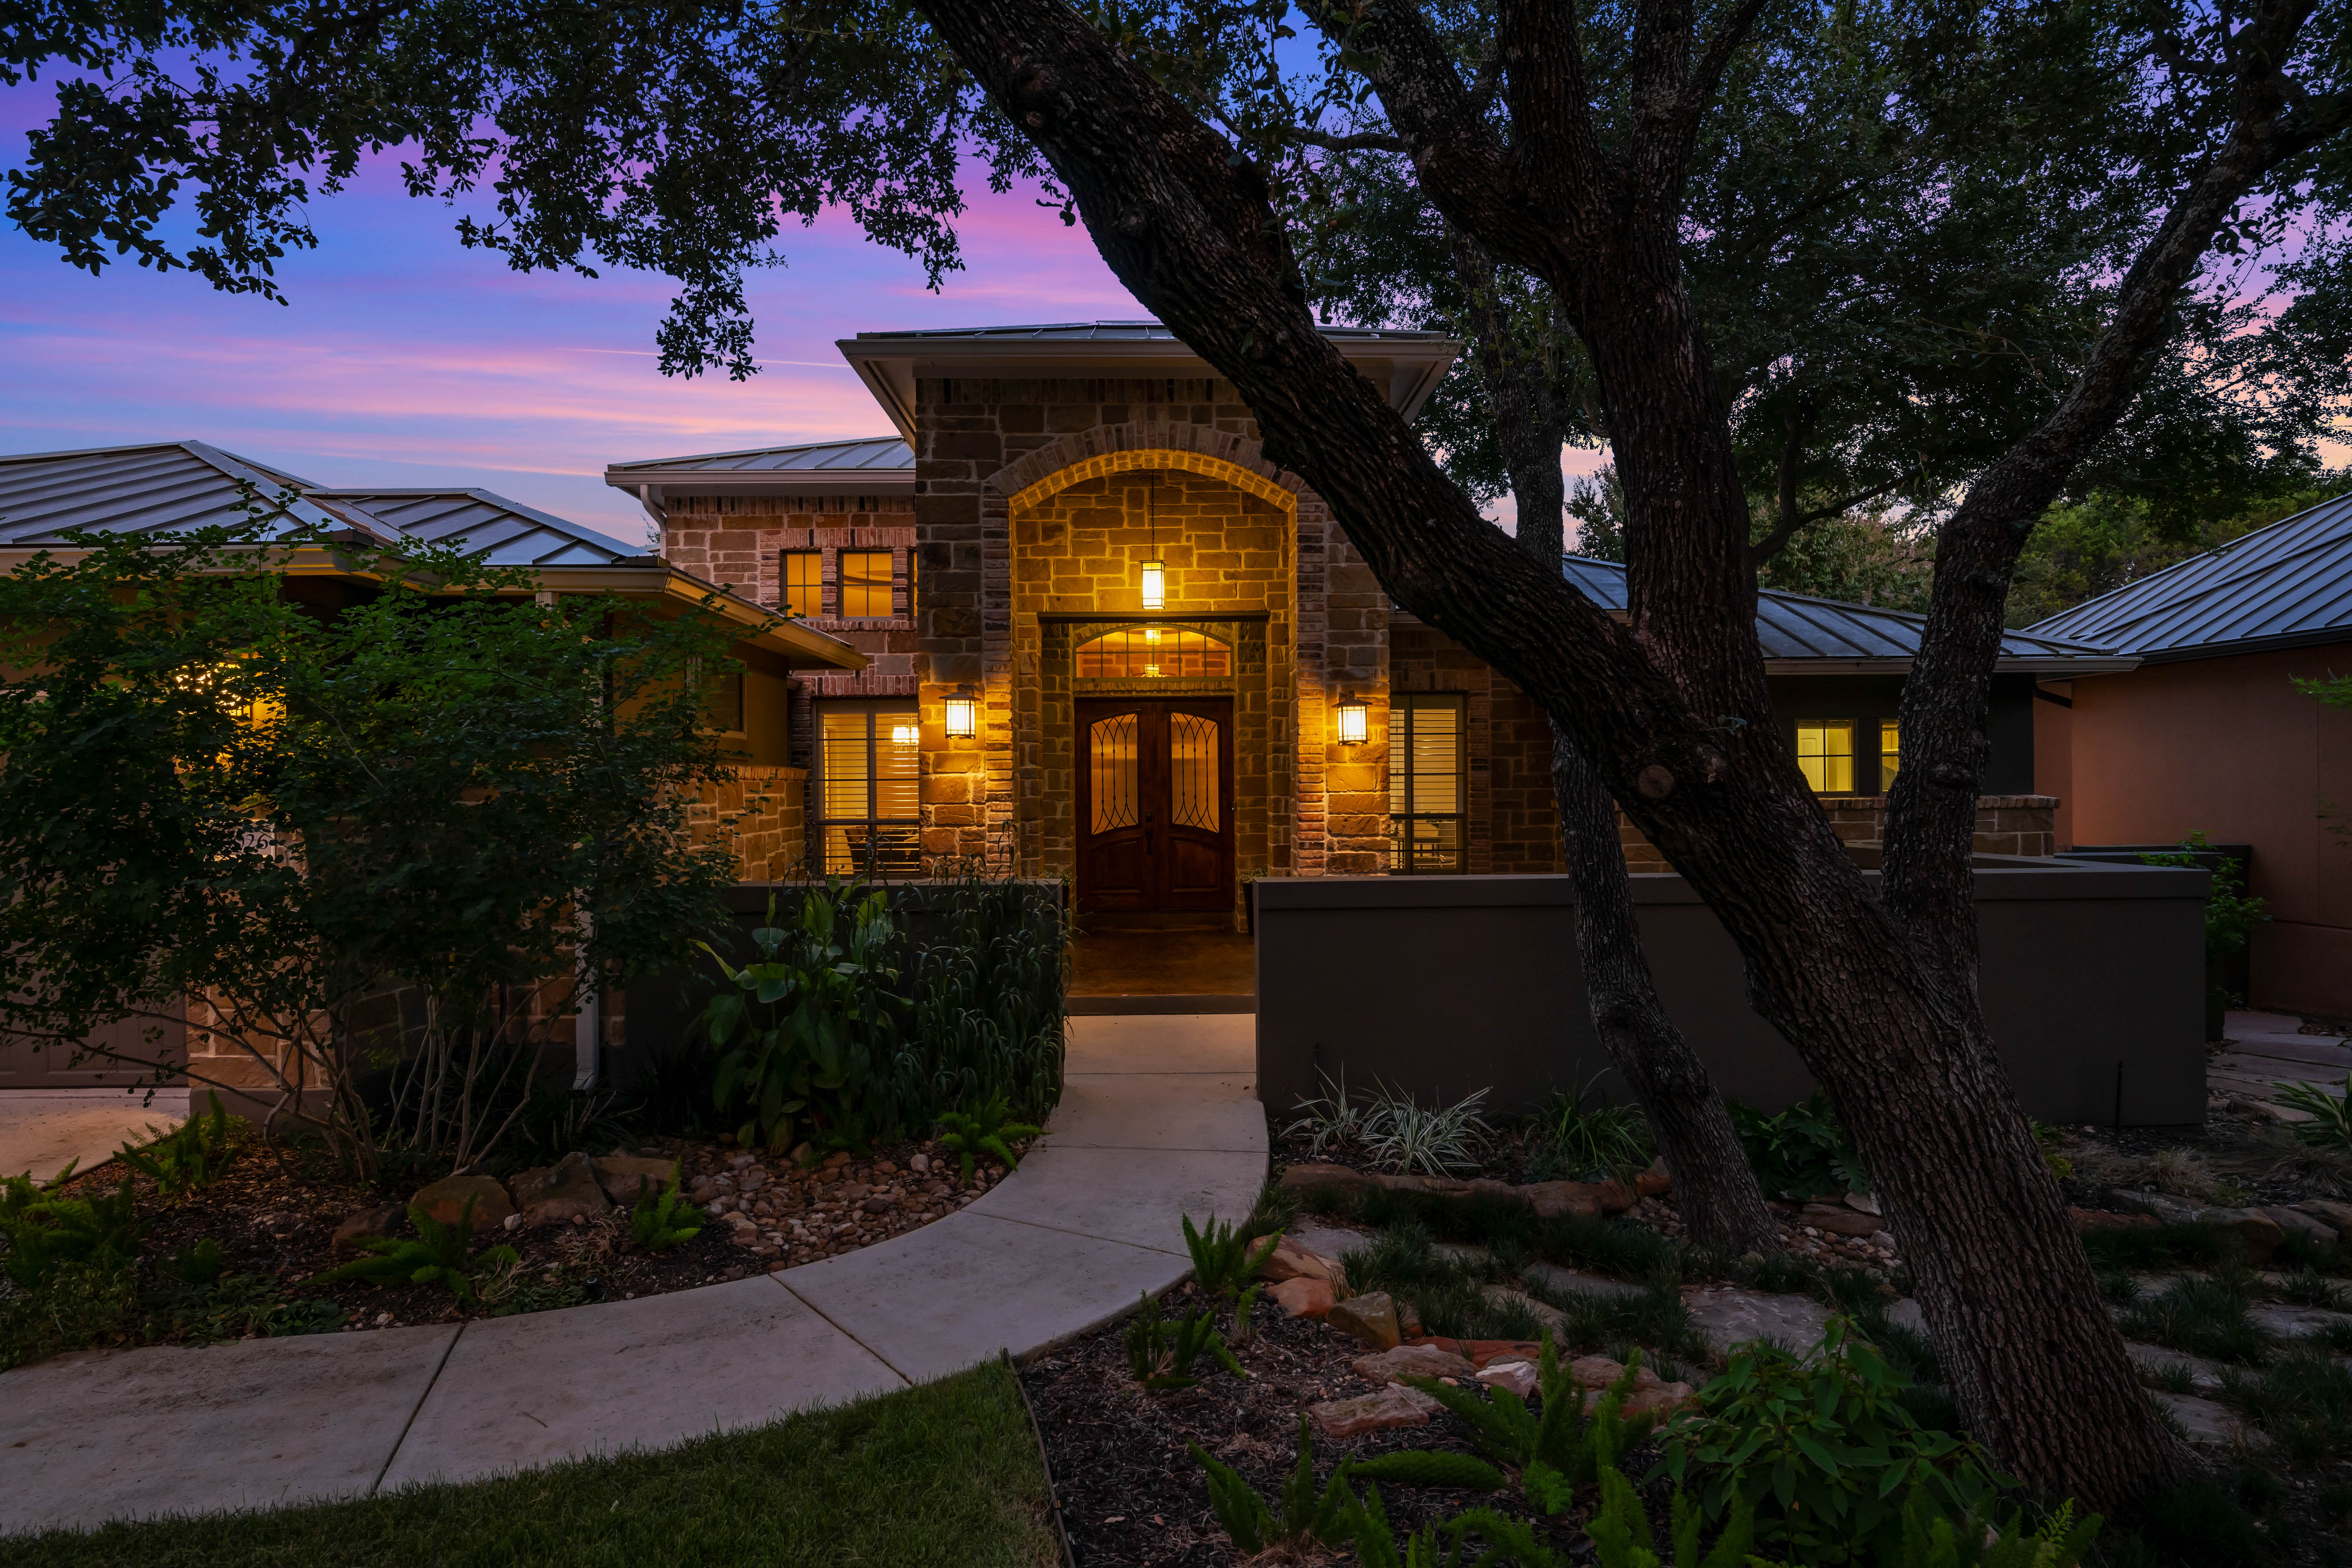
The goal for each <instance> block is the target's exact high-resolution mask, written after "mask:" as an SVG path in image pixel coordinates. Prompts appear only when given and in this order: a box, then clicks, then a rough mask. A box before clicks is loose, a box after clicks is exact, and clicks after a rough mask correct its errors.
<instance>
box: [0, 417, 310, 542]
mask: <svg viewBox="0 0 2352 1568" xmlns="http://www.w3.org/2000/svg"><path fill="white" fill-rule="evenodd" d="M240 484H242V485H244V486H247V487H249V488H250V490H251V499H252V500H257V501H259V502H260V503H262V504H263V505H264V506H266V507H274V506H276V505H277V504H278V500H279V498H280V497H281V496H283V495H284V494H285V492H286V491H288V490H294V491H297V492H304V491H308V490H309V489H310V488H311V487H310V483H309V481H307V480H304V479H299V478H297V477H295V476H294V475H291V474H287V473H281V472H279V471H278V470H277V469H275V468H268V467H266V466H264V465H262V464H260V463H256V462H251V461H248V460H247V459H246V458H239V457H236V456H235V455H234V454H232V453H228V452H224V451H222V450H220V449H219V448H218V447H208V446H206V445H205V443H203V442H202V441H168V442H157V443H155V444H154V445H152V446H139V447H101V448H98V449H95V450H88V451H79V452H28V453H25V454H22V455H19V456H13V457H0V548H7V547H38V546H41V545H57V544H61V543H63V542H65V541H64V539H63V538H62V534H63V533H64V531H66V530H67V529H72V528H81V529H89V530H91V531H95V532H100V533H132V534H147V533H154V534H168V533H177V532H180V531H184V530H189V529H196V528H204V527H207V526H222V527H235V526H239V525H242V524H244V523H245V522H246V521H248V519H249V516H250V513H249V512H248V511H247V505H248V500H247V494H246V493H245V491H243V490H241V489H239V486H240ZM287 510H289V513H290V514H291V516H292V519H293V520H294V521H296V522H301V523H313V524H318V525H320V526H325V527H332V526H334V525H335V524H336V523H337V522H338V521H339V520H338V519H337V518H335V517H334V516H332V515H331V514H330V513H328V512H326V511H324V510H320V508H319V507H318V506H317V505H316V504H315V503H313V502H310V501H309V500H295V501H294V502H293V503H291V504H290V505H289V507H288V509H287Z"/></svg>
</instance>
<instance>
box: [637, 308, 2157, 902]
mask: <svg viewBox="0 0 2352 1568" xmlns="http://www.w3.org/2000/svg"><path fill="white" fill-rule="evenodd" d="M1327 331H1328V333H1329V335H1330V337H1331V338H1332V340H1333V342H1335V343H1336V344H1337V346H1338V347H1339V350H1340V352H1341V353H1344V354H1345V355H1346V356H1347V357H1348V358H1349V361H1350V362H1351V363H1354V364H1355V365H1356V366H1357V368H1358V369H1359V370H1360V371H1361V372H1362V373H1363V374H1365V375H1366V376H1368V377H1370V379H1371V381H1372V382H1373V384H1375V385H1377V386H1380V387H1382V388H1385V389H1386V391H1387V393H1388V395H1389V398H1390V401H1391V404H1392V405H1394V406H1395V407H1396V409H1397V410H1398V412H1399V413H1400V414H1402V415H1403V416H1405V417H1407V418H1410V417H1412V416H1413V415H1414V413H1416V412H1417V411H1418V410H1419V408H1420V407H1421V405H1422V404H1423V402H1424V401H1425V400H1426V399H1427V397H1428V396H1429V395H1430V393H1431V392H1432V391H1433V390H1434V388H1435V387H1436V385H1437V384H1438V382H1439V381H1440V380H1441V379H1442V378H1443V377H1444V374H1446V371H1447V369H1448V368H1449V367H1450V365H1451V364H1452V363H1453V361H1454V355H1455V353H1456V351H1457V349H1458V346H1459V345H1458V344H1456V343H1455V342H1453V341H1452V340H1450V339H1447V338H1446V337H1444V336H1443V335H1441V334H1437V333H1433V332H1412V331H1374V330H1370V329H1360V328H1330V329H1327ZM840 349H841V352H842V353H843V355H844V356H845V359H846V360H847V361H848V363H849V365H850V366H851V367H852V368H853V369H855V370H856V373H857V374H858V375H859V376H860V377H861V378H862V380H863V381H864V383H865V384H866V388H867V389H868V391H870V392H871V393H872V395H873V396H874V398H875V400H876V402H877V404H879V405H880V412H881V413H882V414H883V415H884V416H886V417H887V420H888V421H889V423H890V424H891V426H894V427H895V434H892V435H882V436H877V437H874V438H872V439H867V440H859V441H844V442H832V443H824V444H820V445H814V446H801V447H774V448H769V449H763V450H757V451H748V452H730V453H719V454H710V455H704V456H697V457H686V458H663V459H656V460H652V461H644V462H630V463H620V464H615V465H614V466H613V467H612V468H608V469H607V470H606V479H607V481H608V482H609V483H611V484H612V485H614V486H615V487H618V488H620V489H625V490H628V491H630V492H631V493H633V494H635V496H636V497H637V498H638V499H639V500H641V501H642V503H643V504H644V507H645V509H646V512H647V514H648V515H649V516H650V517H651V518H652V519H653V521H654V523H655V524H656V527H657V528H658V530H659V535H660V541H661V544H660V548H661V552H662V554H663V556H664V557H665V558H666V559H667V561H668V563H670V564H671V565H672V566H673V567H675V568H677V569H678V570H680V571H682V572H685V573H687V574H691V575H693V576H695V577H698V578H700V579H703V580H706V581H709V582H713V583H719V584H727V585H730V586H731V587H732V588H733V590H734V591H735V592H736V593H738V594H740V595H742V596H744V597H746V598H749V599H751V600H753V601H755V602H757V603H759V604H761V605H768V606H770V607H772V608H774V609H776V610H779V611H782V612H785V613H788V614H791V615H793V616H798V617H801V618H802V619H803V620H805V621H807V622H808V623H810V624H811V625H812V626H814V627H815V628H816V629H819V630H822V631H824V632H826V633H828V634H830V635H832V636H834V637H838V638H840V639H841V640H843V641H845V642H846V643H848V644H850V645H852V646H854V647H857V648H858V649H859V650H861V651H862V652H864V653H865V654H866V656H867V658H868V659H869V661H870V662H869V663H868V665H867V667H866V668H864V669H863V670H856V671H850V670H807V671H802V672H798V673H796V674H795V676H794V678H793V685H792V688H791V696H790V701H791V703H792V704H793V709H794V711H793V714H792V715H791V719H792V722H791V723H790V724H789V727H788V728H789V732H790V734H791V735H792V736H793V737H794V742H793V743H794V744H795V746H796V747H798V748H799V749H798V751H797V752H796V753H795V755H794V758H793V760H794V761H795V762H796V763H802V764H803V765H805V766H806V767H808V768H809V769H810V771H811V775H812V783H811V795H810V804H809V811H808V820H809V824H810V826H809V849H810V854H811V857H812V861H813V864H814V865H815V866H817V867H819V868H823V869H825V870H829V871H847V870H851V869H855V868H866V867H871V868H876V869H878V870H880V871H883V872H885V873H898V874H907V873H913V872H917V871H919V870H920V869H921V868H922V867H923V866H924V864H925V863H926V862H928V861H932V860H936V859H939V858H964V859H972V860H978V861H980V862H982V863H983V864H985V865H986V866H988V867H989V868H992V869H997V870H1011V871H1018V872H1021V873H1024V874H1028V875H1044V876H1067V877H1069V878H1071V879H1073V881H1074V883H1075V886H1076V896H1077V899H1078V902H1079V906H1080V908H1081V909H1084V910H1092V911H1096V912H1099V913H1108V914H1125V915H1131V916H1143V917H1163V918H1170V919H1177V920H1181V919H1185V918H1187V917H1189V918H1191V919H1193V920H1198V919H1200V918H1201V917H1202V916H1204V915H1206V916H1210V917H1211V918H1213V919H1222V918H1223V916H1225V915H1227V914H1230V913H1233V912H1235V911H1237V910H1238V908H1239V900H1240V889H1241V885H1242V883H1243V882H1244V881H1246V880H1247V879H1251V878H1254V877H1257V876H1286V877H1289V876H1301V877H1313V876H1324V875H1342V874H1363V873H1380V872H1400V873H1415V872H1466V873H1487V872H1540V871H1549V870H1554V869H1556V868H1558V865H1559V850H1558V846H1557V842H1556V837H1555V830H1554V820H1553V815H1552V808H1551V804H1550V775H1549V766H1550V731H1549V724H1548V722H1547V721H1546V720H1545V718H1544V715H1543V714H1542V712H1541V711H1540V710H1538V708H1537V707H1536V706H1535V705H1534V704H1533V703H1532V702H1531V701H1529V700H1528V698H1527V697H1526V696H1525V695H1524V694H1522V693H1521V692H1520V691H1519V690H1518V689H1517V688H1515V687H1514V686H1513V685H1512V684H1511V683H1510V682H1509V681H1508V680H1507V679H1504V678H1503V677H1501V676H1500V675H1497V674H1496V673H1495V672H1494V671H1493V670H1491V669H1489V668H1487V667H1486V665H1485V664H1484V663H1483V662H1481V661H1480V660H1478V659H1477V658H1474V657H1472V656H1471V655H1470V654H1468V653H1467V652H1465V650H1464V649H1462V648H1461V647H1458V646H1457V645H1455V644H1454V642H1453V641H1452V640H1451V639H1449V638H1447V637H1444V636H1443V635H1442V634H1440V633H1438V632H1436V631H1435V630H1433V628H1430V627H1427V626H1423V625H1421V624H1419V623H1418V622H1417V621H1415V620H1414V619H1413V618H1412V616H1409V615H1407V614H1405V613H1404V612H1403V611H1402V610H1400V609H1398V608H1396V607H1395V606H1393V605H1391V603H1390V602H1389V599H1388V597H1387V595H1385V594H1384V593H1383V592H1382V591H1381V587H1380V584H1378V583H1377V582H1376V581H1375V580H1374V578H1373V576H1372V574H1371V573H1370V569H1369V568H1368V567H1367V566H1366V565H1365V564H1364V563H1363V561H1362V559H1361V558H1360V556H1359V555H1358V554H1357V552H1355V551H1354V549H1353V548H1351V547H1350V545H1349V542H1348V539H1347V536H1346V533H1345V531H1343V530H1342V529H1341V528H1340V527H1339V523H1338V522H1337V521H1336V520H1335V519H1334V518H1333V517H1332V516H1331V514H1330V512H1329V510H1328V508H1327V507H1326V506H1325V504H1324V502H1323V501H1322V500H1321V499H1320V498H1319V497H1318V496H1317V495H1316V494H1315V492H1314V491H1313V490H1312V489H1309V488H1308V487H1307V485H1306V484H1305V483H1304V482H1303V481H1301V480H1300V479H1298V478H1297V476H1296V475H1293V474H1289V473H1286V472H1284V471H1283V470H1281V469H1280V468H1276V466H1275V465H1273V464H1271V463H1269V462H1267V461H1266V460H1265V458H1264V456H1263V454H1262V453H1261V451H1260V448H1259V444H1258V440H1257V432H1256V423H1255V420H1254V419H1253V417H1252V416H1251V414H1250V411H1249V409H1248V408H1247V407H1246V406H1245V405H1244V404H1242V403H1241V402H1240V400H1239V399H1238V398H1237V396H1236V395H1235V394H1234V390H1233V388H1232V387H1231V386H1230V385H1228V384H1225V383H1223V382H1222V381H1220V380H1219V379H1218V378H1217V377H1216V376H1215V375H1214V374H1213V373H1212V372H1211V371H1210V369H1209V367H1208V366H1207V365H1205V364H1204V363H1202V362H1201V361H1200V360H1199V359H1198V358H1197V357H1196V356H1195V355H1194V354H1193V353H1192V352H1191V351H1190V350H1189V349H1187V348H1186V347H1185V346H1184V345H1183V344H1182V343H1181V342H1178V341H1177V340H1176V339H1175V338H1174V336H1173V335H1172V334H1171V333H1170V332H1169V331H1167V330H1166V329H1165V328H1163V327H1160V326H1158V325H1156V324H1152V323H1138V322H1099V323H1092V324H1079V325H1069V326H1046V327H1006V328H987V329H979V330H972V331H911V332H871V333H862V334H860V335H859V336H857V337H856V338H852V339H846V340H844V341H843V342H842V343H841V344H840ZM1568 571H1569V573H1570V577H1571V578H1572V580H1574V581H1575V582H1576V583H1577V584H1578V585H1579V586H1580V587H1581V588H1582V589H1583V590H1584V591H1585V592H1587V593H1588V594H1591V595H1593V596H1595V597H1596V598H1597V599H1599V600H1601V602H1602V603H1603V604H1604V605H1612V606H1616V607H1622V603H1623V578H1622V572H1621V570H1620V569H1619V568H1616V567H1614V566H1612V565H1609V564H1608V563H1600V562H1591V561H1584V560H1580V559H1576V558H1571V559H1570V562H1569V563H1568ZM1759 631H1760V633H1761V634H1762V637H1763V639H1764V645H1765V651H1766V654H1767V658H1768V661H1769V662H1768V673H1769V676H1770V678H1771V681H1772V686H1773V689H1774V694H1775V700H1776V704H1777V706H1778V707H1779V708H1780V713H1781V717H1782V721H1783V722H1784V723H1785V724H1787V725H1788V726H1789V727H1790V740H1791V742H1792V744H1794V746H1795V747H1796V749H1797V751H1798V753H1799V755H1800V757H1801V760H1802V762H1803V763H1804V766H1805V767H1806V770H1807V772H1808V773H1809V774H1811V776H1812V777H1813V781H1814V784H1815V785H1816V787H1817V788H1818V789H1820V790H1821V792H1822V795H1823V796H1824V800H1825V804H1827V805H1829V807H1830V809H1831V810H1832V816H1834V817H1836V818H1837V819H1838V820H1839V823H1840V831H1841V832H1842V833H1843V834H1845V836H1846V837H1849V838H1850V839H1852V840H1853V841H1854V842H1856V843H1857V844H1859V845H1864V846H1867V845H1870V844H1874V842H1875V840H1876V837H1877V828H1876V824H1877V821H1878V818H1879V815H1880V811H1881V807H1882V805H1883V791H1884V781H1885V779H1887V778H1891V777H1892V775H1893V771H1894V769H1895V765H1896V763H1897V761H1898V759H1899V754H1900V745H1899V737H1898V736H1897V734H1896V732H1895V706H1896V699H1897V697H1898V695H1899V693H1900V690H1901V687H1902V680H1903V677H1904V674H1905V673H1906V671H1907V669H1908V668H1909V660H1910V655H1911V652H1912V650H1913V648H1914V647H1916V639H1917V619H1916V617H1914V616H1904V615H1899V614H1896V613H1894V612H1890V611H1885V610H1878V609H1872V608H1868V607H1864V606H1858V605H1835V604H1830V603H1827V602H1824V601H1821V600H1813V599H1805V598H1802V597H1800V596H1796V595H1777V594H1768V595H1764V604H1763V606H1762V609H1761V610H1760V612H1759ZM2112 662H2113V661H2112V660H2104V661H2103V658H2102V656H2099V655H2097V654H2095V653H2094V652H2093V651H2092V650H2089V649H2085V648H2079V647H2074V646H2072V645H2068V644H2064V643H2058V642H2053V641H2050V640H2048V639H2036V638H2028V637H2012V638H2011V639H2010V643H2009V645H2008V646H2006V647H2004V649H2003V658H2002V660H2001V664H2000V673H1999V674H1998V675H1997V676H1996V679H1995V686H1996V695H1995V714H1994V730H1995V733H1994V737H1993V739H1994V752H1995V755H1994V761H1993V765H1992V769H1991V772H1990V775H1989V777H1988V780H1987V784H1988V787H1989V788H1990V790H1992V791H1993V792H1995V793H1993V794H1991V795H1988V796H1987V797H1986V802H1985V808H1984V813H1983V816H1982V818H1981V822H1980V827H1981V831H1980V834H1979V845H1980V847H1984V848H1986V849H1990V850H2005V851H2008V852H2011V853H2016V852H2026V853H2042V854H2047V853H2049V852H2050V850H2051V849H2052V847H2053V846H2052V844H2051V843H2050V808H2051V805H2053V803H2052V802H2050V801H2048V800H2046V799H2042V798H2040V797H2035V796H2032V795H2031V791H2032V776H2033V771H2032V737H2033V722H2032V703H2033V697H2032V692H2033V689H2034V683H2035V681H2036V679H2037V678H2040V679H2051V678H2054V677H2056V676H2058V675H2060V674H2061V673H2062V672H2065V673H2088V672H2089V671H2090V668H2092V667H2093V666H2094V665H2096V666H2098V667H2100V668H2105V666H2106V664H2108V663H2112ZM1628 837H1629V856H1630V857H1631V858H1633V859H1634V861H1635V863H1636V864H1637V865H1639V864H1642V863H1644V862H1645V861H1646V863H1649V864H1652V865H1654V864H1655V858H1654V855H1653V854H1651V853H1650V852H1648V850H1647V847H1646V846H1643V845H1641V844H1640V843H1639V841H1638V839H1637V838H1635V837H1633V835H1632V834H1631V830H1630V829H1629V830H1628Z"/></svg>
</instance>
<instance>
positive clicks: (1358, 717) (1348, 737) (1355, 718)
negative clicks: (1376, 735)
mask: <svg viewBox="0 0 2352 1568" xmlns="http://www.w3.org/2000/svg"><path fill="white" fill-rule="evenodd" d="M1331 714H1332V717H1333V719H1335V720H1336V721H1338V724H1339V744H1341V745H1343V746H1360V745H1362V744H1363V743H1364V742H1365V741H1366V739H1368V738H1369V737H1370V734H1371V710H1370V709H1368V708H1366V707H1365V706H1364V703H1363V700H1361V699H1360V698H1355V697H1342V698H1341V699H1340V700H1339V706H1338V707H1337V708H1334V709H1332V710H1331Z"/></svg>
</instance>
